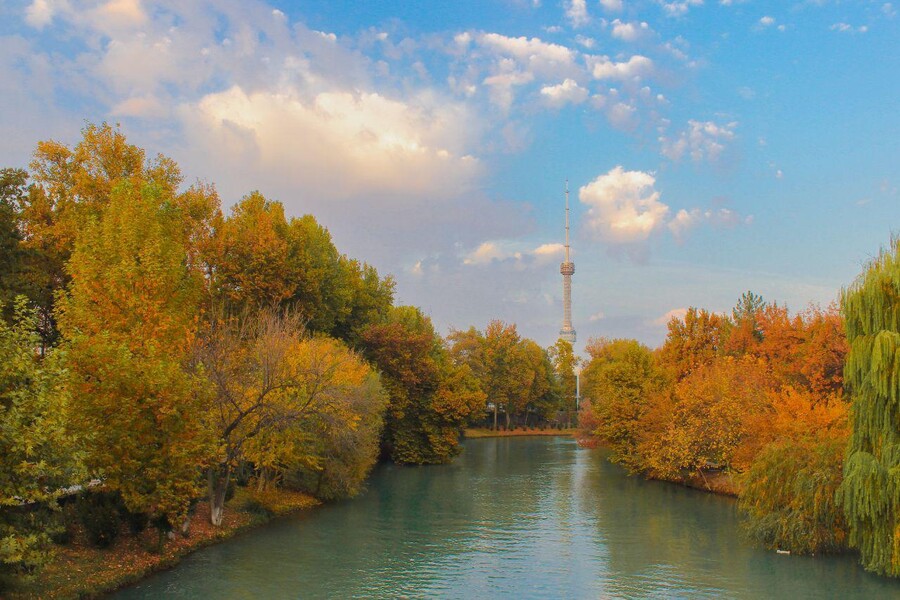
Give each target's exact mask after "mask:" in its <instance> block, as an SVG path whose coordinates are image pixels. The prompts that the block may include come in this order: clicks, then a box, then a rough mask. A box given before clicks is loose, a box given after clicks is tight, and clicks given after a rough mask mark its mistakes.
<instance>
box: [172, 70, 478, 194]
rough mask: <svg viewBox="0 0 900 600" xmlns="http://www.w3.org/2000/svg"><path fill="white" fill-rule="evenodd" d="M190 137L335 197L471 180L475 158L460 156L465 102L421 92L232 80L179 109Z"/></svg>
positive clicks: (217, 153)
mask: <svg viewBox="0 0 900 600" xmlns="http://www.w3.org/2000/svg"><path fill="white" fill-rule="evenodd" d="M182 115H183V120H184V123H185V127H186V128H188V130H189V131H190V133H191V135H192V136H193V137H194V141H195V143H196V144H198V145H200V144H206V145H207V147H206V151H207V152H209V153H210V154H211V156H214V157H217V158H220V159H222V160H224V161H228V162H241V163H245V162H247V161H249V162H250V165H249V166H250V167H251V168H254V169H257V170H258V171H259V172H260V173H261V174H263V173H266V174H271V175H273V176H277V177H280V178H287V179H288V180H289V181H292V182H295V183H297V184H302V185H303V186H304V187H305V188H306V189H311V190H312V189H314V190H317V191H322V192H325V191H327V192H328V194H329V195H330V196H333V197H344V198H346V197H351V196H355V195H359V194H362V193H365V192H368V193H375V194H380V193H385V192H387V193H403V194H415V195H418V194H429V193H432V192H435V191H438V190H441V189H447V187H448V186H450V187H456V189H460V188H459V186H460V184H461V183H462V185H463V186H465V185H466V182H471V181H472V179H473V177H475V176H477V174H478V173H479V171H480V167H479V162H478V160H477V159H475V158H474V157H472V156H470V155H468V154H465V146H466V140H465V139H464V138H460V137H459V132H461V131H465V129H466V126H467V123H468V115H467V112H466V110H465V109H464V108H462V107H460V106H454V105H453V104H452V103H449V104H448V103H446V102H439V101H438V100H437V99H432V98H429V97H427V95H426V96H424V97H421V98H418V99H416V98H412V99H410V100H398V99H392V98H388V97H386V96H384V95H381V94H378V93H374V92H369V93H354V92H323V93H320V94H317V95H315V96H314V97H313V98H311V99H309V100H306V99H305V98H304V97H303V96H302V95H301V94H299V93H298V92H296V91H294V92H289V91H287V90H281V91H277V92H276V91H255V92H254V91H247V90H245V89H243V88H242V87H241V86H237V85H235V86H233V87H231V88H230V89H228V90H225V91H222V92H216V93H211V94H208V95H206V96H204V97H203V98H202V99H201V100H200V101H199V102H197V103H196V104H195V105H193V106H190V107H184V108H183V109H182Z"/></svg>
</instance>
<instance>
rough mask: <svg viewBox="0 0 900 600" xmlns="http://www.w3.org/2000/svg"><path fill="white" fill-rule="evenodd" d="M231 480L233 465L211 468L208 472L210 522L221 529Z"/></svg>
mask: <svg viewBox="0 0 900 600" xmlns="http://www.w3.org/2000/svg"><path fill="white" fill-rule="evenodd" d="M230 478H231V465H225V466H224V467H222V468H219V467H210V468H209V471H207V479H208V481H209V522H210V523H212V524H213V525H215V526H216V527H219V526H220V525H221V524H222V519H223V518H224V516H225V494H226V493H227V492H228V480H229V479H230Z"/></svg>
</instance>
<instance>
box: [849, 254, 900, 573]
mask: <svg viewBox="0 0 900 600" xmlns="http://www.w3.org/2000/svg"><path fill="white" fill-rule="evenodd" d="M842 313H843V315H844V318H845V320H846V321H845V322H846V331H847V341H848V343H849V345H850V353H849V354H848V355H847V364H846V367H845V370H844V377H845V380H846V385H847V387H848V389H849V390H850V392H851V394H852V396H853V406H852V410H851V424H852V434H851V436H850V442H849V445H848V448H847V454H846V460H845V462H844V481H843V483H842V484H841V487H840V490H839V500H840V502H841V504H842V506H843V508H844V511H845V513H846V515H847V522H848V525H849V536H848V539H849V542H850V545H851V546H852V547H854V548H857V549H858V550H859V553H860V559H861V562H862V564H863V565H864V566H865V567H866V568H867V569H869V570H871V571H875V572H877V573H882V574H885V575H891V576H894V577H896V576H900V385H898V382H900V379H898V377H900V375H898V374H900V241H898V240H894V241H893V243H892V247H891V248H890V250H888V251H883V252H882V254H881V255H880V256H879V257H878V258H877V259H876V260H874V261H873V262H872V263H871V264H870V265H869V267H868V268H867V269H866V271H865V272H864V273H863V274H862V275H861V276H860V278H859V279H858V280H857V281H856V283H855V284H854V285H853V286H852V287H850V288H849V289H848V290H846V291H845V292H844V294H843V305H842Z"/></svg>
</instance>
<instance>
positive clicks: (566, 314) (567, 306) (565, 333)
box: [559, 178, 575, 342]
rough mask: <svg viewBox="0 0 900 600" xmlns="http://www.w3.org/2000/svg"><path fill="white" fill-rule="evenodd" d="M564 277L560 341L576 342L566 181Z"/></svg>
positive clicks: (567, 181)
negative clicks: (573, 320)
mask: <svg viewBox="0 0 900 600" xmlns="http://www.w3.org/2000/svg"><path fill="white" fill-rule="evenodd" d="M559 272H560V274H562V276H563V326H562V329H560V330H559V337H560V339H563V340H566V341H567V342H575V328H574V327H572V275H574V274H575V263H574V262H572V260H571V258H570V255H569V180H568V178H567V179H566V259H565V262H563V263H562V264H561V265H560V266H559Z"/></svg>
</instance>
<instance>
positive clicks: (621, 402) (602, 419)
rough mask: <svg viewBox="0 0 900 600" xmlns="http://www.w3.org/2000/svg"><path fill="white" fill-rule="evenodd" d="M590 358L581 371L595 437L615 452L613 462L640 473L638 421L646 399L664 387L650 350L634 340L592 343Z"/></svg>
mask: <svg viewBox="0 0 900 600" xmlns="http://www.w3.org/2000/svg"><path fill="white" fill-rule="evenodd" d="M587 352H588V354H589V355H590V357H591V359H590V361H589V362H588V364H587V366H586V367H585V369H584V371H582V382H583V387H582V389H583V390H584V396H585V399H586V402H589V403H590V411H589V413H585V414H590V416H591V417H592V418H593V419H595V421H596V428H595V429H594V433H595V435H597V436H598V437H599V438H600V439H602V440H603V441H605V442H606V443H608V444H609V445H610V446H611V448H612V449H613V451H614V452H615V458H614V460H616V462H619V463H621V464H623V465H625V466H626V467H627V468H628V469H630V470H641V468H642V461H641V459H640V457H639V456H638V454H637V450H638V448H637V445H638V441H639V437H638V436H639V432H640V426H639V424H640V422H641V420H642V419H643V418H644V416H645V414H646V412H647V410H648V408H649V399H650V397H651V396H652V395H654V394H656V393H658V392H659V390H660V389H661V388H662V386H663V385H664V384H665V378H664V375H663V374H662V373H661V372H660V371H659V369H658V368H657V366H656V364H655V361H654V358H653V355H652V353H651V352H650V350H649V349H648V348H647V347H646V346H644V345H642V344H639V343H638V342H636V341H634V340H621V339H616V340H609V339H606V338H601V339H597V340H591V341H590V342H589V343H588V346H587Z"/></svg>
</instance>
